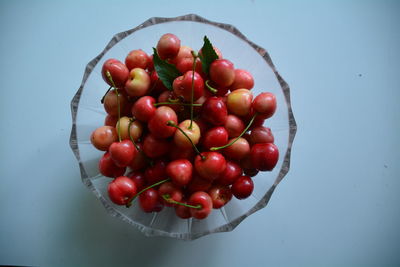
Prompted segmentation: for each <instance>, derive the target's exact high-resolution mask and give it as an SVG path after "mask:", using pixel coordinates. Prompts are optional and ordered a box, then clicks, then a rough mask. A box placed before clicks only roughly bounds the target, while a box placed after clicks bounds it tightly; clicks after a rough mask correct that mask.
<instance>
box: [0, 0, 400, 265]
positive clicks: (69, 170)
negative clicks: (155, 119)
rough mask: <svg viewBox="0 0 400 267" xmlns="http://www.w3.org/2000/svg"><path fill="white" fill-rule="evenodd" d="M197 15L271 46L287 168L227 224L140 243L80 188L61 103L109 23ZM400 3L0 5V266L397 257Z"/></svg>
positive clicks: (375, 261) (379, 261)
mask: <svg viewBox="0 0 400 267" xmlns="http://www.w3.org/2000/svg"><path fill="white" fill-rule="evenodd" d="M187 13H197V14H199V15H201V16H204V17H206V18H208V19H210V20H215V21H221V22H225V23H231V24H234V25H235V26H237V28H239V29H240V30H241V31H242V32H243V33H244V34H245V35H247V37H248V38H249V39H250V40H252V41H254V42H255V43H257V44H259V45H261V46H263V47H265V48H266V49H267V50H268V51H269V52H270V54H271V56H272V59H273V61H274V63H275V65H276V67H277V69H278V70H279V72H280V73H281V74H282V76H283V77H284V78H285V79H286V81H287V82H288V83H289V85H290V87H291V90H292V94H291V96H292V105H293V110H294V114H295V117H296V120H297V122H298V126H299V127H298V133H297V136H296V139H295V143H294V146H293V154H292V164H291V170H290V172H289V174H288V175H287V176H286V178H285V179H284V181H282V183H281V184H280V185H279V186H278V188H277V190H276V192H275V193H274V195H273V196H272V199H271V202H270V204H269V206H267V207H266V208H265V209H263V210H261V211H259V212H257V213H256V214H254V215H252V216H251V217H249V218H247V219H246V220H245V221H244V222H242V223H241V224H240V225H239V226H238V227H237V228H236V229H235V230H234V231H233V232H230V233H223V234H215V235H212V236H207V237H203V238H201V239H199V240H196V241H193V242H184V241H177V240H172V239H167V238H146V237H144V236H143V235H142V234H141V233H139V232H138V231H137V230H136V229H134V228H132V227H131V226H130V225H128V224H126V223H124V222H122V221H119V220H117V219H115V218H112V217H110V216H109V215H108V214H107V213H106V211H105V210H104V208H103V206H102V205H101V204H100V202H99V201H98V200H97V199H96V198H95V197H94V195H92V194H91V193H90V192H89V191H88V190H87V188H86V187H84V185H83V184H82V183H81V181H80V174H79V169H78V165H77V163H76V160H75V158H74V156H73V154H72V152H71V150H70V147H69V145H68V138H69V134H70V127H71V116H70V108H69V103H70V100H71V99H72V97H73V95H74V94H75V92H76V90H77V88H78V87H79V85H80V83H81V79H82V75H83V72H84V68H85V65H86V64H87V62H89V61H90V60H91V59H92V58H93V57H95V56H96V55H97V54H98V53H99V52H100V51H101V50H102V49H103V48H104V46H105V45H106V44H107V43H108V41H109V40H110V38H111V36H112V35H113V34H115V33H117V32H120V31H124V30H127V29H130V28H132V27H134V26H136V25H138V24H140V23H141V22H143V21H145V20H146V19H147V18H149V17H152V16H166V17H171V16H178V15H183V14H187ZM399 15H400V4H399V2H396V1H392V2H388V1H332V2H326V1H276V2H269V1H265V2H263V1H259V0H253V1H250V0H249V1H195V2H190V1H174V3H173V4H171V3H170V1H154V0H153V1H144V0H142V1H125V2H118V3H114V1H111V0H110V1H92V2H86V3H79V2H75V3H73V2H71V3H67V2H58V1H55V2H53V1H42V2H30V1H26V2H20V1H9V2H5V1H1V2H0V33H1V41H0V78H1V79H0V80H1V98H0V99H1V100H0V116H1V137H0V178H1V183H0V264H14V265H40V266H112V265H130V266H176V267H179V266H229V267H233V266H261V265H265V266H267V265H268V266H395V265H397V266H398V265H399V264H400V229H399V225H400V205H399V203H400V181H399V178H400V167H399V162H398V161H399V159H400V152H399V151H400V142H399V140H398V138H399V137H400V127H399V124H400V105H399V100H400V93H399V90H400V85H399V84H400V71H399V70H400V66H399V61H400V52H399V49H400V31H399V26H400V19H399V17H400V16H399Z"/></svg>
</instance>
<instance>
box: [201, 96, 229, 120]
mask: <svg viewBox="0 0 400 267" xmlns="http://www.w3.org/2000/svg"><path fill="white" fill-rule="evenodd" d="M201 115H202V118H203V119H204V120H205V121H206V122H208V123H210V124H212V125H215V126H220V125H224V124H225V123H226V120H227V118H228V110H227V108H226V105H225V103H224V102H223V100H222V98H220V97H210V98H208V99H207V100H206V101H205V102H204V104H203V106H202V109H201Z"/></svg>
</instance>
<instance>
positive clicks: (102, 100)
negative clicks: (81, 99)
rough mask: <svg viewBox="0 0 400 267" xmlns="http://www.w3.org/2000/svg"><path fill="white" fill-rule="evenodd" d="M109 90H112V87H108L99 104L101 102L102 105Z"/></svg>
mask: <svg viewBox="0 0 400 267" xmlns="http://www.w3.org/2000/svg"><path fill="white" fill-rule="evenodd" d="M111 88H112V86H110V88H108V90H107V92H106V93H105V94H104V95H103V97H102V98H101V100H100V102H101V103H102V104H104V98H106V95H107V94H108V92H110V90H111Z"/></svg>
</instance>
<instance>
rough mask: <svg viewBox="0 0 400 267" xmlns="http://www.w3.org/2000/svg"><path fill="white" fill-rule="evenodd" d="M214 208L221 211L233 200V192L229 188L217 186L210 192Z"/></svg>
mask: <svg viewBox="0 0 400 267" xmlns="http://www.w3.org/2000/svg"><path fill="white" fill-rule="evenodd" d="M208 194H209V195H210V197H211V200H212V203H213V208H214V209H220V208H222V207H223V206H225V205H226V203H228V202H229V201H230V200H231V199H232V191H231V189H230V188H229V187H228V186H222V185H215V186H213V187H211V188H210V190H208Z"/></svg>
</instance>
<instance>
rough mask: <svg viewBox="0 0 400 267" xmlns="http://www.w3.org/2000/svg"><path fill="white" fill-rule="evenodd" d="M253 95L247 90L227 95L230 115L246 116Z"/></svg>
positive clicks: (249, 109)
mask: <svg viewBox="0 0 400 267" xmlns="http://www.w3.org/2000/svg"><path fill="white" fill-rule="evenodd" d="M252 100H253V94H252V93H251V91H249V90H247V89H238V90H235V91H233V92H231V93H229V95H228V98H227V106H228V110H229V112H230V113H233V114H235V115H238V116H246V115H247V114H249V113H250V111H251V105H252V102H251V101H252Z"/></svg>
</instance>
